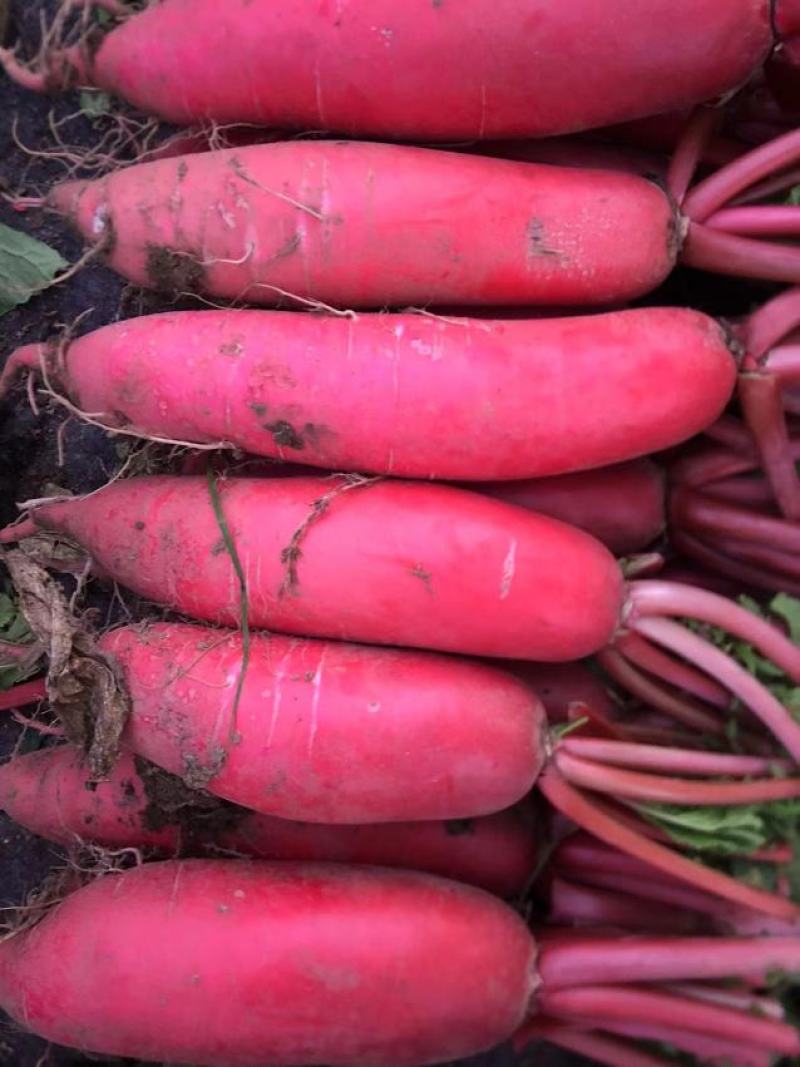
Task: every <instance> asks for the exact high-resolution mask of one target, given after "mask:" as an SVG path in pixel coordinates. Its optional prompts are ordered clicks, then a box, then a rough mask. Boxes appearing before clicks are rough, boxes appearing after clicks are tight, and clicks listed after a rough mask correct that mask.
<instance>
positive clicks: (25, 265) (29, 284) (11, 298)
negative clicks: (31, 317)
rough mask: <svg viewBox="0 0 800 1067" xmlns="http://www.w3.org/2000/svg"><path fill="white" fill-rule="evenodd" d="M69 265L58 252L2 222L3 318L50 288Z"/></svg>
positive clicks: (0, 282)
mask: <svg viewBox="0 0 800 1067" xmlns="http://www.w3.org/2000/svg"><path fill="white" fill-rule="evenodd" d="M67 265H68V264H67V262H66V260H65V259H63V258H62V257H61V256H60V255H59V253H58V252H56V251H55V249H53V248H50V247H49V246H48V245H46V244H43V243H42V242H41V241H37V240H36V238H35V237H29V236H28V234H26V233H21V232H20V231H19V230H13V229H12V228H11V227H10V226H4V225H3V224H2V223H0V315H5V313H6V312H7V311H11V309H12V308H15V307H17V305H18V304H24V303H26V301H28V300H30V298H31V297H32V296H33V295H34V294H35V293H38V292H40V291H41V290H42V289H45V288H47V286H48V285H49V284H50V283H51V282H52V280H53V279H54V278H55V276H56V274H58V272H59V271H61V270H64V268H65V267H66V266H67Z"/></svg>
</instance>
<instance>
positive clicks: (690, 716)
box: [597, 648, 725, 737]
mask: <svg viewBox="0 0 800 1067" xmlns="http://www.w3.org/2000/svg"><path fill="white" fill-rule="evenodd" d="M597 661H598V663H600V665H601V666H602V667H603V669H604V670H605V672H606V673H607V674H608V676H609V677H610V678H612V679H613V680H614V681H615V682H617V683H618V684H619V685H620V686H621V687H622V688H623V689H624V690H626V691H627V692H628V693H630V694H631V695H632V696H634V697H636V698H637V699H638V700H640V701H642V702H644V704H646V705H649V706H650V707H653V708H657V709H658V710H659V711H661V712H663V713H664V714H666V715H669V716H670V718H673V719H675V721H676V722H679V723H681V724H682V725H683V726H685V727H688V728H689V729H690V730H693V731H699V732H700V733H708V734H711V735H716V736H718V737H722V736H724V734H725V723H724V721H723V720H722V718H721V717H720V716H719V715H717V714H715V713H714V711H713V710H712V709H707V708H705V707H704V706H703V705H702V704H699V703H697V702H696V701H693V700H691V699H690V698H688V697H685V696H682V695H681V694H679V693H677V692H675V691H673V690H672V689H670V688H668V687H667V686H664V685H661V684H660V683H659V682H657V681H655V680H654V679H653V678H650V677H648V676H647V675H646V674H644V673H643V672H642V671H640V670H639V669H638V668H637V667H636V666H635V665H634V664H633V663H632V662H631V661H630V660H628V659H627V657H626V656H623V655H622V653H621V652H619V651H617V650H615V649H613V648H607V649H604V650H603V651H602V652H598V654H597Z"/></svg>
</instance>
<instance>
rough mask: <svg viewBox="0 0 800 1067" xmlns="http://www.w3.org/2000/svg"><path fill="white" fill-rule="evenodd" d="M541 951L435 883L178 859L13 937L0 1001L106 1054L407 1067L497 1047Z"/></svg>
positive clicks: (482, 896) (458, 889)
mask: <svg viewBox="0 0 800 1067" xmlns="http://www.w3.org/2000/svg"><path fill="white" fill-rule="evenodd" d="M534 955H535V951H534V942H533V939H532V938H531V936H530V934H529V933H528V931H527V929H526V927H525V925H524V923H523V922H522V920H521V919H520V918H518V916H517V915H516V913H515V912H514V911H512V910H511V909H510V908H508V907H506V905H504V904H502V903H501V902H499V901H497V900H495V899H494V898H492V897H491V896H489V895H488V894H486V893H483V892H481V891H480V890H477V889H472V888H468V887H466V886H461V885H458V884H457V883H455V882H448V881H445V880H443V879H437V878H433V877H432V876H429V875H422V874H416V873H411V872H399V871H391V872H390V871H385V870H380V869H378V868H365V867H344V866H342V867H335V866H325V865H318V866H317V865H300V864H291V863H287V864H267V863H247V862H244V861H232V860H222V861H210V860H193V861H171V862H165V863H155V864H146V865H145V866H143V867H140V868H137V869H134V870H130V871H126V872H125V873H122V874H116V875H113V876H109V877H107V878H104V879H101V880H98V881H95V882H94V883H92V884H91V885H89V886H87V887H85V888H84V889H82V890H79V891H78V892H77V893H74V894H73V895H71V896H70V897H68V898H67V900H66V901H65V902H64V903H63V904H62V905H60V906H59V907H58V908H57V909H56V910H54V911H52V912H51V913H50V914H49V915H47V916H46V917H45V918H44V919H43V920H42V922H41V923H39V924H38V925H37V926H36V927H34V928H33V929H32V930H28V931H26V932H24V933H22V934H20V935H18V936H16V937H14V938H12V939H11V940H6V941H5V942H4V943H3V944H2V946H0V1003H2V1005H3V1007H4V1008H5V1009H6V1010H7V1011H8V1012H9V1014H10V1015H11V1016H12V1018H15V1019H16V1020H18V1021H19V1022H20V1023H22V1024H23V1025H25V1026H26V1027H27V1028H28V1029H31V1030H33V1031H34V1032H35V1033H38V1034H39V1035H40V1036H42V1037H45V1038H46V1039H47V1040H50V1041H54V1042H58V1043H59V1044H64V1045H69V1046H72V1047H77V1048H81V1049H83V1050H88V1049H91V1050H93V1051H95V1052H102V1053H106V1054H109V1055H118V1056H133V1057H136V1058H140V1059H145V1060H154V1061H157V1062H162V1061H164V1060H167V1061H170V1062H179V1063H192V1064H197V1065H198V1067H204V1065H206V1067H212V1065H213V1067H264V1064H266V1063H280V1064H282V1065H285V1067H309V1065H315V1064H316V1065H322V1064H325V1065H332V1067H337V1065H341V1067H349V1065H351V1064H354V1063H358V1064H360V1065H363V1067H413V1065H417V1064H432V1063H437V1062H440V1061H441V1060H446V1059H450V1058H459V1057H461V1056H465V1055H469V1054H471V1053H473V1052H478V1051H480V1050H482V1049H486V1048H489V1047H491V1046H493V1045H495V1044H497V1043H498V1042H499V1041H501V1040H503V1039H505V1038H507V1037H508V1036H509V1035H510V1034H511V1033H512V1032H513V1031H514V1030H515V1029H516V1028H517V1026H518V1025H519V1024H520V1023H521V1021H522V1019H523V1018H524V1015H525V1013H526V1011H527V1008H528V1002H529V998H530V995H531V992H532V989H533V980H534V979H533V975H534V972H533V965H534ZM365 1019H371V1020H373V1025H370V1026H369V1027H366V1026H365V1025H364V1020H365Z"/></svg>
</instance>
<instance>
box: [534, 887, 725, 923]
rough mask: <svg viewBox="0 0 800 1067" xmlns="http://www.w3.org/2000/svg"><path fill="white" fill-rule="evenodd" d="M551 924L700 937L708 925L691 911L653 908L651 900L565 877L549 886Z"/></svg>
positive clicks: (673, 907) (674, 908)
mask: <svg viewBox="0 0 800 1067" xmlns="http://www.w3.org/2000/svg"><path fill="white" fill-rule="evenodd" d="M548 914H549V917H550V921H551V922H554V923H569V924H570V925H573V926H576V927H584V926H592V927H595V928H597V927H611V928H614V929H618V930H629V931H633V932H637V933H656V934H659V933H660V934H693V933H694V934H699V933H702V932H704V926H705V927H706V928H707V923H706V922H704V920H703V919H702V918H701V917H698V916H697V915H696V914H694V913H693V912H691V911H689V910H681V909H679V908H677V907H675V906H674V904H673V905H671V906H670V908H669V910H667V909H665V908H663V909H654V908H653V905H652V903H651V902H650V901H648V900H644V899H642V898H641V897H638V896H632V895H628V894H625V893H622V892H617V891H615V892H608V891H604V890H602V889H597V888H596V887H593V888H589V887H587V886H585V885H579V884H577V882H568V881H566V879H565V878H563V877H556V878H553V880H552V883H551V886H550V905H549V912H548Z"/></svg>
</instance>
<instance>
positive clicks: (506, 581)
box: [500, 538, 517, 600]
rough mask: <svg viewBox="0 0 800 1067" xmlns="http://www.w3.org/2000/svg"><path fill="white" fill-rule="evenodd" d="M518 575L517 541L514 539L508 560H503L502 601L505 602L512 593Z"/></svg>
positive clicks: (507, 556)
mask: <svg viewBox="0 0 800 1067" xmlns="http://www.w3.org/2000/svg"><path fill="white" fill-rule="evenodd" d="M516 573H517V539H516V538H513V539H512V541H511V544H510V546H509V549H508V553H507V555H506V558H505V559H504V560H503V576H502V578H501V579H500V599H501V600H505V599H506V597H507V596H508V594H509V593H510V592H511V585H512V583H513V581H514V575H515V574H516Z"/></svg>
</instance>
